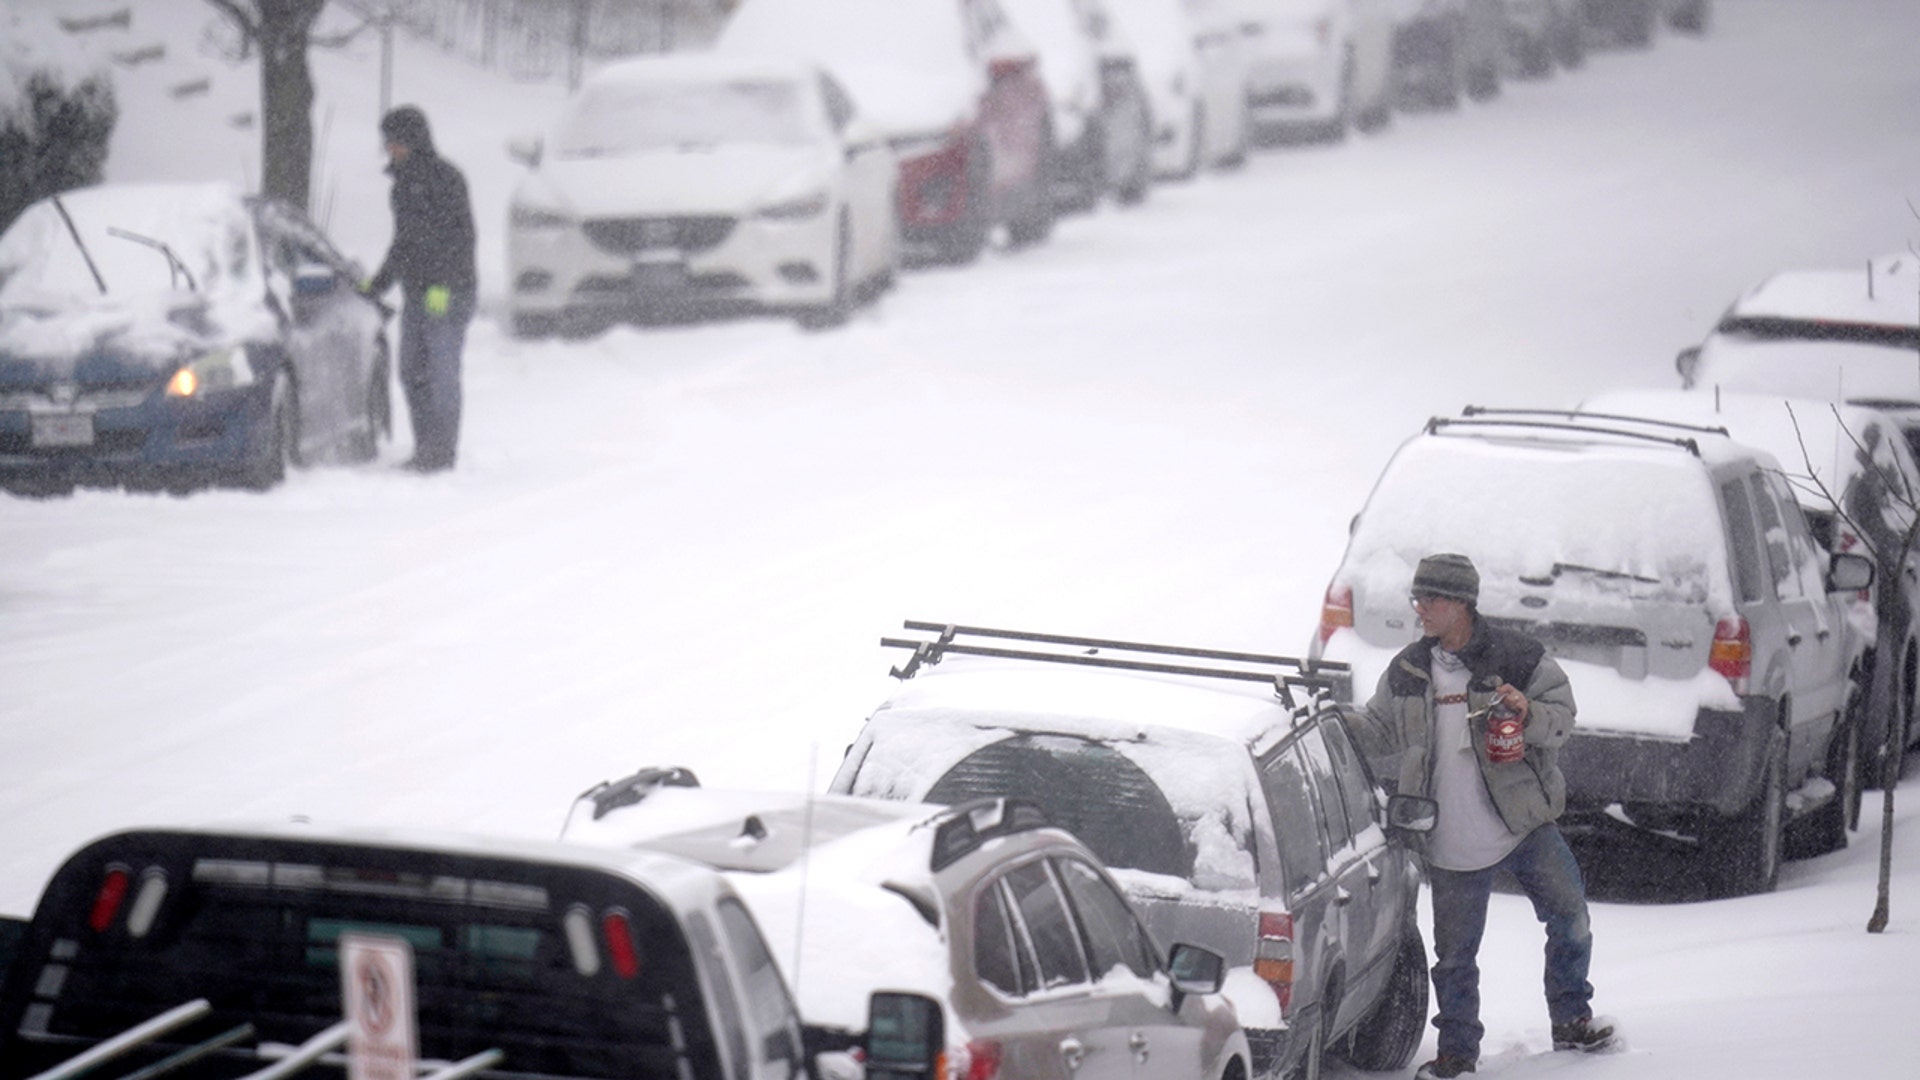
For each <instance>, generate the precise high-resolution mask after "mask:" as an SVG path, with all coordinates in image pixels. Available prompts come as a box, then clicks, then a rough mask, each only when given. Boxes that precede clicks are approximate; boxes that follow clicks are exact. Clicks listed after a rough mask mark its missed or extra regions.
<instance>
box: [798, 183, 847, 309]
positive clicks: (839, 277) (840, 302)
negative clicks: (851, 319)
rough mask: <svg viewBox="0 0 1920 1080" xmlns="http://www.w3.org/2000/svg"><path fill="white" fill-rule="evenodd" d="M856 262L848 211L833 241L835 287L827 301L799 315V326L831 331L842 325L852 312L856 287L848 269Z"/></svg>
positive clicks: (842, 217) (841, 218)
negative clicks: (851, 281)
mask: <svg viewBox="0 0 1920 1080" xmlns="http://www.w3.org/2000/svg"><path fill="white" fill-rule="evenodd" d="M852 260H853V226H852V225H851V224H849V222H848V220H847V212H846V210H844V209H843V210H841V211H840V226H839V228H838V229H836V230H835V233H834V238H833V287H832V290H831V291H830V292H829V293H828V295H827V299H826V300H825V301H823V302H822V303H820V304H817V305H815V306H813V307H810V308H806V309H803V310H802V311H801V312H800V325H801V326H802V327H804V328H805V329H808V330H830V329H832V328H833V327H836V326H840V325H843V324H844V323H845V322H846V321H847V316H848V314H849V313H850V312H851V311H852V308H853V292H854V290H853V286H852V285H851V284H849V278H850V276H851V274H850V270H849V267H850V265H851V263H852Z"/></svg>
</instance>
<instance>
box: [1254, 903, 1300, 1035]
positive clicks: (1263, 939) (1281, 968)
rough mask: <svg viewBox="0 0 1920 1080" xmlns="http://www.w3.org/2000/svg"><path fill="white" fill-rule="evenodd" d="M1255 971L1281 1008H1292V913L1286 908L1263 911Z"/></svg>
mask: <svg viewBox="0 0 1920 1080" xmlns="http://www.w3.org/2000/svg"><path fill="white" fill-rule="evenodd" d="M1253 973H1254V974H1255V975H1258V976H1259V977H1260V978H1262V979H1264V980H1266V983H1267V985H1268V986H1271V987H1273V996H1274V997H1276V998H1279V999H1280V1011H1281V1013H1283V1014H1284V1013H1286V1012H1288V1011H1290V1010H1291V1009H1292V1008H1293V916H1292V915H1289V914H1287V913H1286V912H1283V911H1263V912H1261V913H1260V940H1259V941H1257V942H1256V943H1255V944H1254V948H1253Z"/></svg>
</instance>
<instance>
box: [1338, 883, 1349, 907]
mask: <svg viewBox="0 0 1920 1080" xmlns="http://www.w3.org/2000/svg"><path fill="white" fill-rule="evenodd" d="M1333 902H1334V903H1335V904H1337V905H1339V906H1340V907H1346V906H1347V905H1348V904H1351V903H1353V894H1352V893H1350V892H1348V891H1347V890H1346V887H1345V886H1339V887H1337V888H1335V889H1334V890H1333Z"/></svg>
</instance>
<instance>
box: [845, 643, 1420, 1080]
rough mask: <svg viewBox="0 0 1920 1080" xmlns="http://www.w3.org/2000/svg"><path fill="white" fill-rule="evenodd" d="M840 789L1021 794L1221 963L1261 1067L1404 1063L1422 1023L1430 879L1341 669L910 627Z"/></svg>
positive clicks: (1311, 1071)
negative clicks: (895, 680) (1424, 885)
mask: <svg viewBox="0 0 1920 1080" xmlns="http://www.w3.org/2000/svg"><path fill="white" fill-rule="evenodd" d="M906 625H907V628H908V629H909V630H914V631H920V632H923V634H924V636H921V637H909V638H899V639H895V638H887V639H883V644H885V645H888V646H895V647H903V648H909V649H912V650H913V656H912V659H910V660H909V661H908V662H907V663H906V664H905V665H903V666H902V667H900V668H898V669H896V671H895V674H896V675H897V676H900V677H901V678H902V679H903V680H904V685H903V686H902V687H901V688H900V689H899V690H898V691H897V692H896V693H895V694H894V695H893V696H892V697H890V698H889V699H888V700H887V701H886V702H884V703H883V704H882V705H881V706H880V707H879V708H878V709H876V710H875V711H874V713H873V714H872V715H871V716H870V717H869V718H868V719H867V722H866V725H865V727H864V728H862V730H861V731H860V734H859V736H858V737H857V738H856V739H855V740H854V743H853V745H852V746H851V747H850V748H849V749H848V751H847V754H846V757H845V759H844V761H843V762H842V763H841V766H840V770H839V772H838V774H837V775H836V776H835V777H834V778H833V782H832V784H831V789H832V790H833V791H836V792H847V793H852V794H857V795H873V796H881V797H884V798H889V799H906V800H914V801H925V802H935V803H964V802H967V801H969V800H972V799H976V798H980V797H983V796H1004V797H1012V798H1019V799H1026V800H1031V801H1032V802H1034V803H1037V804H1038V805H1039V806H1041V807H1042V808H1043V809H1044V810H1045V812H1046V814H1047V816H1048V817H1050V818H1052V819H1053V820H1055V821H1058V822H1060V823H1061V824H1062V825H1064V826H1065V827H1066V828H1068V829H1070V830H1072V831H1073V833H1074V834H1075V835H1076V836H1078V837H1079V838H1080V839H1081V840H1083V841H1085V842H1086V844H1087V846H1088V847H1090V848H1092V849H1093V851H1094V852H1095V853H1096V854H1097V855H1099V857H1100V859H1101V861H1103V862H1104V863H1106V865H1107V867H1108V868H1109V869H1110V870H1111V871H1112V873H1113V876H1114V877H1115V879H1116V880H1118V881H1119V882H1120V884H1121V885H1122V886H1123V887H1124V888H1125V889H1126V891H1127V894H1128V896H1129V897H1130V898H1131V899H1132V901H1133V904H1134V906H1136V907H1137V908H1139V909H1140V912H1141V914H1142V916H1143V917H1144V918H1145V919H1146V922H1147V925H1148V927H1149V928H1150V929H1152V931H1153V932H1154V935H1155V936H1156V937H1157V938H1159V939H1160V940H1163V941H1166V940H1178V941H1191V942H1195V943H1198V944H1201V945H1204V946H1206V947H1208V948H1210V949H1212V950H1214V951H1215V952H1218V953H1220V954H1221V955H1222V956H1224V957H1225V958H1226V962H1227V964H1228V972H1227V977H1226V984H1225V992H1226V994H1227V996H1228V997H1229V998H1231V999H1232V1001H1233V1004H1234V1007H1235V1010H1236V1011H1237V1012H1238V1014H1239V1017H1240V1023H1241V1025H1242V1026H1243V1027H1245V1028H1246V1031H1247V1038H1248V1041H1249V1043H1250V1045H1251V1047H1252V1053H1253V1061H1252V1065H1253V1071H1254V1073H1255V1074H1256V1075H1268V1074H1302V1075H1306V1076H1309V1077H1312V1076H1317V1075H1318V1074H1319V1071H1320V1065H1321V1060H1322V1057H1323V1055H1324V1054H1325V1053H1327V1052H1328V1051H1334V1052H1336V1053H1339V1054H1341V1055H1342V1056H1344V1057H1345V1058H1346V1059H1347V1060H1348V1061H1350V1062H1352V1063H1354V1064H1356V1065H1359V1066H1360V1067H1362V1068H1366V1069H1376V1070H1384V1069H1398V1068H1403V1067H1405V1066H1406V1064H1407V1063H1408V1062H1409V1061H1411V1060H1412V1058H1413V1055H1414V1054H1415V1053H1416V1052H1417V1050H1418V1048H1419V1045H1420V1040H1421V1038H1422V1036H1423V1034H1424V1032H1425V1024H1426V1012H1427V957H1426V948H1425V945H1424V944H1423V942H1422V940H1421V937H1420V932H1419V930H1418V928H1417V927H1416V925H1415V922H1414V899H1415V896H1416V895H1417V892H1418V890H1419V883H1420V876H1419V869H1418V866H1417V863H1416V862H1415V860H1414V858H1413V857H1412V855H1411V854H1410V853H1409V852H1408V851H1407V850H1406V849H1404V848H1403V847H1401V846H1400V845H1399V844H1398V843H1397V842H1395V841H1390V840H1389V838H1388V836H1387V833H1386V832H1385V830H1384V828H1383V826H1382V823H1381V818H1380V813H1381V804H1380V802H1379V799H1378V791H1377V788H1376V786H1375V784H1374V782H1373V780H1372V779H1371V777H1370V776H1369V775H1368V773H1367V770H1366V766H1365V764H1364V762H1363V761H1362V759H1361V757H1360V755H1359V754H1358V753H1356V752H1355V749H1354V746H1353V744H1352V742H1351V741H1350V740H1349V738H1348V735H1347V731H1346V727H1345V725H1344V723H1343V721H1342V720H1341V719H1340V717H1339V714H1338V712H1337V710H1335V709H1334V708H1332V707H1331V705H1330V704H1329V703H1328V701H1327V699H1326V698H1325V696H1324V695H1323V693H1322V691H1323V690H1324V688H1325V687H1326V685H1327V678H1328V676H1329V675H1333V674H1338V673H1339V671H1338V670H1337V669H1340V665H1331V668H1330V669H1322V670H1318V671H1309V670H1307V669H1306V667H1305V665H1303V664H1302V663H1301V662H1300V661H1298V660H1293V659H1289V658H1286V657H1271V656H1261V655H1258V654H1247V653H1230V652H1220V651H1216V650H1206V649H1188V648H1181V647H1177V646H1167V645H1152V644H1142V643H1129V642H1117V641H1107V640H1101V639H1094V638H1080V637H1069V636H1062V635H1051V634H1030V633H1022V632H1018V631H1007V630H989V629H985V628H980V627H959V626H946V625H942V624H936V623H919V622H909V623H907V624H906Z"/></svg>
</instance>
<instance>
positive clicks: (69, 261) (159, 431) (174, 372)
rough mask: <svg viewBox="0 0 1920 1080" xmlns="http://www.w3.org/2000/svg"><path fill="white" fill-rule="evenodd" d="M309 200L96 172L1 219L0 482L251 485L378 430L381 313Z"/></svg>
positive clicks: (348, 447)
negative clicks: (314, 217)
mask: <svg viewBox="0 0 1920 1080" xmlns="http://www.w3.org/2000/svg"><path fill="white" fill-rule="evenodd" d="M359 276H360V270H359V267H357V266H356V265H355V264H354V263H352V262H351V261H350V260H348V259H346V258H345V257H344V256H342V255H341V254H340V253H339V252H338V251H337V250H335V248H334V247H333V245H332V244H331V243H330V242H328V240H327V238H326V237H325V236H324V235H323V234H322V233H321V232H320V230H319V229H318V228H316V227H315V226H314V225H313V224H312V223H311V222H309V221H307V219H306V218H305V216H304V215H302V214H301V213H299V212H298V211H296V210H294V209H292V208H290V207H287V206H285V205H283V204H280V203H275V202H272V201H269V200H265V199H260V198H253V197H248V196H243V195H241V194H240V193H239V192H238V191H236V190H234V189H232V188H230V187H227V186H225V185H220V184H152V185H149V184H139V185H134V184H128V185H103V186H100V187H93V188H86V189H82V190H78V191H72V192H68V193H66V194H63V195H58V196H53V197H51V198H48V199H44V200H42V201H40V202H38V203H35V204H34V205H33V206H31V207H28V208H27V210H26V211H25V212H24V213H22V214H21V215H20V217H19V218H17V219H16V220H15V221H14V222H13V224H12V225H11V226H9V227H8V228H7V231H6V232H5V234H4V235H0V485H4V486H5V487H6V488H7V489H8V490H10V491H13V492H16V493H26V494H50V493H59V492H64V491H68V490H71V489H72V488H73V486H74V485H75V484H107V485H114V484H125V485H128V486H141V487H146V486H151V487H165V488H169V489H173V490H182V489H187V488H193V487H200V486H205V485H207V484H231V485H239V486H244V487H250V488H256V489H264V488H268V487H272V486H273V485H274V484H276V483H278V482H279V481H280V480H281V479H282V478H283V477H284V476H285V474H286V470H287V468H288V466H290V465H294V466H298V465H309V464H318V463H347V462H356V461H367V460H370V459H372V458H373V457H374V456H375V453H376V452H377V450H378V446H379V441H380V439H381V438H383V437H384V436H386V435H387V434H388V433H389V431H390V428H391V421H390V415H391V411H390V404H389V403H390V398H389V393H388V385H389V376H388V349H387V340H386V311H385V309H383V308H382V307H381V306H380V305H379V304H378V303H377V302H375V301H374V300H372V299H369V298H367V297H365V296H362V295H361V294H360V293H359V292H358V291H357V290H356V289H355V288H354V283H355V282H356V281H357V280H358V279H359Z"/></svg>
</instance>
